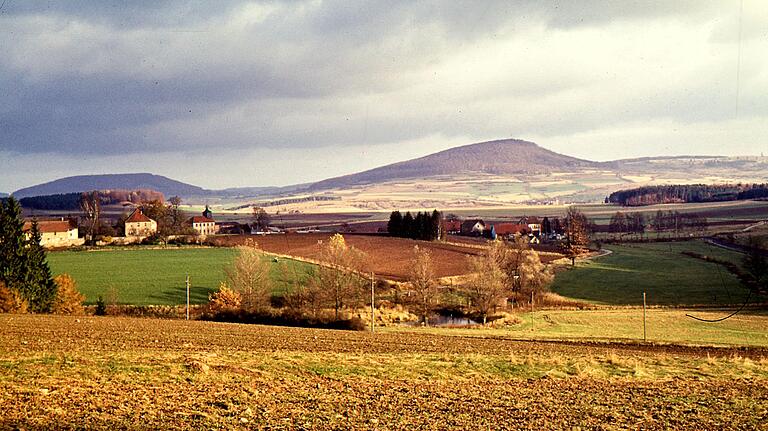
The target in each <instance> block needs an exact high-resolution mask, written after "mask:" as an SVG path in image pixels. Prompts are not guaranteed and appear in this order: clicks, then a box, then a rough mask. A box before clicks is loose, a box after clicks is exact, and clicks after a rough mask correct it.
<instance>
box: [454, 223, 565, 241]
mask: <svg viewBox="0 0 768 431" xmlns="http://www.w3.org/2000/svg"><path fill="white" fill-rule="evenodd" d="M543 224H544V222H543V220H541V219H539V218H538V217H529V216H523V217H521V218H520V219H518V220H517V221H514V222H498V223H486V222H484V221H483V220H482V219H469V220H458V219H449V220H445V221H444V222H443V227H444V229H445V231H446V233H448V234H450V235H462V236H474V237H484V238H490V239H496V238H504V239H513V238H515V237H525V238H527V239H528V241H529V242H530V243H532V244H539V243H540V242H541V241H542V240H557V239H562V238H560V237H561V236H562V235H561V234H560V233H558V232H544V227H543Z"/></svg>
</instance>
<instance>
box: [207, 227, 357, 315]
mask: <svg viewBox="0 0 768 431" xmlns="http://www.w3.org/2000/svg"><path fill="white" fill-rule="evenodd" d="M319 260H320V261H321V262H322V263H321V265H319V266H318V267H317V268H316V269H315V271H314V272H313V273H311V274H309V275H308V277H306V278H305V279H303V280H299V279H298V278H299V277H298V274H297V277H296V278H297V279H296V280H295V281H296V283H297V286H296V289H295V290H294V291H293V292H291V293H290V294H288V295H286V296H285V298H284V301H285V304H286V305H287V307H288V309H289V310H290V311H291V312H294V313H308V314H309V315H310V316H311V317H312V318H314V319H319V318H321V317H322V316H321V315H322V312H323V310H333V318H334V319H336V320H339V319H341V318H342V312H343V311H344V310H345V309H348V308H356V307H358V306H360V305H362V304H364V303H365V299H366V292H367V286H368V283H369V282H370V278H369V277H368V276H367V272H366V271H365V266H366V256H365V254H364V253H363V252H361V251H360V250H358V249H356V248H354V247H350V246H349V245H347V243H346V241H345V240H344V237H343V236H342V235H340V234H336V235H334V236H332V237H331V238H330V239H329V240H328V241H327V242H325V243H324V244H321V252H320V257H319ZM284 271H287V268H284ZM225 273H226V276H227V279H226V281H225V282H224V283H222V285H221V286H220V288H219V290H218V291H217V292H215V293H213V294H212V295H211V296H210V305H211V311H212V312H214V313H216V312H227V313H236V312H245V313H253V314H262V315H263V314H269V313H270V303H271V302H270V301H271V293H272V288H273V285H272V281H271V278H270V275H269V273H270V265H269V263H268V262H267V261H266V260H264V258H263V254H262V252H261V251H260V250H259V248H258V245H257V244H256V243H255V242H253V241H250V242H249V243H248V244H246V245H244V246H240V247H238V254H237V257H236V258H235V260H234V263H233V264H232V265H231V266H230V267H228V268H226V269H225Z"/></svg>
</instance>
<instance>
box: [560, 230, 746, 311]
mask: <svg viewBox="0 0 768 431" xmlns="http://www.w3.org/2000/svg"><path fill="white" fill-rule="evenodd" d="M606 248H607V249H609V250H611V251H612V252H613V253H612V254H610V255H608V256H603V257H599V258H596V259H594V260H591V261H584V262H581V263H578V264H577V267H576V268H574V269H569V270H566V271H563V272H560V273H558V274H557V276H556V278H555V282H554V284H553V285H552V290H553V291H554V292H556V293H558V294H560V295H563V296H565V297H568V298H574V299H578V300H582V301H587V302H591V303H595V304H604V305H642V303H643V292H646V294H647V302H648V304H649V305H694V304H696V305H723V304H741V303H742V302H743V301H744V299H745V297H746V296H747V290H746V289H745V288H744V287H743V286H742V285H741V284H740V283H739V281H738V279H737V278H736V277H735V276H734V275H733V274H731V273H729V272H728V271H727V270H726V269H725V268H724V267H722V266H721V265H716V264H713V263H709V262H704V261H702V260H700V259H695V258H692V257H689V256H686V255H683V254H682V253H681V252H683V251H693V252H696V253H700V254H704V255H708V256H713V257H717V258H719V259H724V260H729V261H732V262H737V263H738V262H740V261H741V255H740V254H739V253H736V252H731V251H728V250H723V249H720V248H717V247H714V246H710V245H708V244H706V243H704V242H701V241H687V242H675V243H654V244H628V245H614V244H611V245H608V246H606Z"/></svg>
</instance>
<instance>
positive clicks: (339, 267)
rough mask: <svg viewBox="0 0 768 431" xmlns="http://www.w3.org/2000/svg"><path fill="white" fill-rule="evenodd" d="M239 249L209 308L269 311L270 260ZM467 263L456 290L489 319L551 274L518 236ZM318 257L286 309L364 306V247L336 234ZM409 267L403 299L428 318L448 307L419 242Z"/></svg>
mask: <svg viewBox="0 0 768 431" xmlns="http://www.w3.org/2000/svg"><path fill="white" fill-rule="evenodd" d="M238 250H239V252H238V256H237V257H236V259H235V261H234V263H233V264H232V266H230V267H228V268H227V269H226V274H227V281H226V282H224V283H222V286H221V287H220V289H219V290H218V291H217V292H215V293H214V294H212V295H211V296H210V306H211V311H213V312H222V311H223V312H229V313H232V312H247V313H262V314H263V313H269V309H270V297H271V292H272V287H273V286H272V284H271V281H270V277H269V263H267V262H266V261H265V260H264V259H263V256H262V253H261V252H260V250H259V249H258V247H257V245H256V244H255V243H251V244H249V245H246V246H242V247H239V249H238ZM469 260H470V261H469V267H470V270H471V273H472V275H471V276H470V277H469V279H468V280H467V281H466V283H464V284H463V285H462V286H461V287H460V288H459V289H458V293H459V294H460V295H462V296H464V297H465V298H466V300H467V302H468V303H469V304H470V305H469V307H470V310H471V311H472V312H473V313H475V314H476V315H477V316H478V317H479V318H481V319H482V320H483V322H484V323H485V321H486V319H487V317H488V316H489V315H490V314H491V313H492V312H493V311H494V310H495V309H496V308H497V307H499V306H500V305H502V304H503V302H504V301H505V300H506V299H507V298H518V297H525V298H527V297H529V296H530V294H531V293H533V294H534V295H536V294H538V293H539V292H541V291H542V290H544V289H546V287H547V286H548V285H549V284H550V283H551V281H552V279H553V274H552V272H551V270H550V269H549V268H548V267H547V266H546V265H544V264H543V263H542V262H541V260H540V258H539V255H538V253H537V252H536V251H535V250H533V249H531V248H530V246H529V244H528V243H527V241H525V240H524V239H521V238H518V239H517V240H515V241H512V242H504V241H494V242H492V243H491V245H490V247H489V248H488V249H487V251H486V252H485V253H484V254H482V255H481V256H472V257H469ZM320 261H321V262H322V263H321V265H319V266H318V267H317V269H316V270H315V272H314V273H312V274H310V275H309V277H308V279H305V280H302V282H301V283H299V284H301V285H300V286H297V287H296V290H294V291H293V292H291V293H290V294H288V295H286V296H285V305H286V306H287V308H288V310H290V311H291V312H293V313H306V314H309V315H310V316H311V317H312V318H315V319H318V318H320V317H321V315H322V313H323V312H324V311H325V310H332V312H333V318H334V319H336V320H339V319H341V318H342V312H343V311H344V310H345V309H355V308H358V307H360V306H362V305H364V304H366V303H367V301H368V299H369V297H368V295H369V292H370V291H369V287H370V283H371V279H370V276H369V272H368V271H367V269H368V268H366V261H367V259H366V255H365V254H364V253H363V252H361V251H360V250H357V249H355V248H354V247H350V246H348V245H347V243H346V241H345V240H344V237H343V236H342V235H339V234H337V235H334V236H333V237H331V238H330V239H329V241H328V242H327V243H325V244H323V245H322V248H321V253H320ZM410 267H411V270H410V272H409V276H408V280H407V283H406V284H405V285H404V287H403V288H404V289H405V291H406V293H407V295H399V297H400V298H402V301H403V302H404V303H405V304H406V305H407V306H408V307H409V308H411V310H412V311H413V312H415V313H417V314H418V315H419V316H420V318H421V319H422V321H423V322H425V323H427V322H428V319H429V316H430V314H431V313H433V312H434V311H435V310H436V308H437V307H438V306H440V305H441V304H442V305H446V303H445V301H446V297H447V296H446V295H444V294H443V290H442V289H441V288H440V286H439V284H438V281H437V280H438V278H437V275H436V271H435V266H434V262H433V257H432V254H431V252H430V251H429V250H428V249H423V248H420V247H418V246H415V247H414V249H413V254H412V260H411V265H410ZM297 281H298V280H297ZM454 293H456V292H454Z"/></svg>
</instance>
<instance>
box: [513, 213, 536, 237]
mask: <svg viewBox="0 0 768 431" xmlns="http://www.w3.org/2000/svg"><path fill="white" fill-rule="evenodd" d="M517 223H518V224H522V225H526V226H528V229H530V231H531V233H532V234H534V235H536V236H539V235H541V220H539V218H538V217H528V216H523V217H521V218H520V221H518V222H517Z"/></svg>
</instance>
